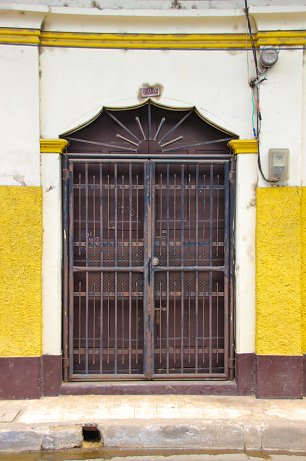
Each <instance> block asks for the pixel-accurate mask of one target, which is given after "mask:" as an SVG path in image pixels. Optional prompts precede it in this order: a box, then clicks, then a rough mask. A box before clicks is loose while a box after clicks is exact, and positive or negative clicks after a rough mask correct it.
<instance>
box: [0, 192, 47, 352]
mask: <svg viewBox="0 0 306 461" xmlns="http://www.w3.org/2000/svg"><path fill="white" fill-rule="evenodd" d="M0 229H1V232H0V279H1V284H0V356H1V357H25V356H27V357H29V356H30V357H35V356H40V355H41V353H42V293H41V292H42V275H41V258H42V193H41V188H40V187H28V186H0Z"/></svg>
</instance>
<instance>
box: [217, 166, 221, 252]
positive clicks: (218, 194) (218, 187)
mask: <svg viewBox="0 0 306 461" xmlns="http://www.w3.org/2000/svg"><path fill="white" fill-rule="evenodd" d="M219 206H220V175H219V174H218V175H217V211H216V214H217V216H216V219H217V226H216V227H217V229H216V232H217V238H216V256H219Z"/></svg>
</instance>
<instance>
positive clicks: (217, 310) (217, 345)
mask: <svg viewBox="0 0 306 461" xmlns="http://www.w3.org/2000/svg"><path fill="white" fill-rule="evenodd" d="M216 285H217V292H216V303H217V306H216V312H217V314H216V315H217V322H216V337H217V344H216V347H217V364H219V283H218V282H217V284H216Z"/></svg>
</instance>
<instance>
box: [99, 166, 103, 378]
mask: <svg viewBox="0 0 306 461" xmlns="http://www.w3.org/2000/svg"><path fill="white" fill-rule="evenodd" d="M99 173H100V175H99V176H100V178H99V179H100V190H99V193H100V207H99V209H100V264H101V267H103V256H104V254H103V251H104V246H103V243H104V242H103V212H104V210H103V165H102V163H100V165H99ZM103 285H104V274H103V272H100V373H101V374H102V373H103V336H104V335H103V329H104V322H103V320H104V318H103Z"/></svg>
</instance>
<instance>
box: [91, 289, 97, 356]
mask: <svg viewBox="0 0 306 461" xmlns="http://www.w3.org/2000/svg"><path fill="white" fill-rule="evenodd" d="M93 290H94V293H93V332H92V336H93V338H92V341H93V342H92V364H93V365H95V363H96V358H95V354H96V284H95V282H94V284H93Z"/></svg>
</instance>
